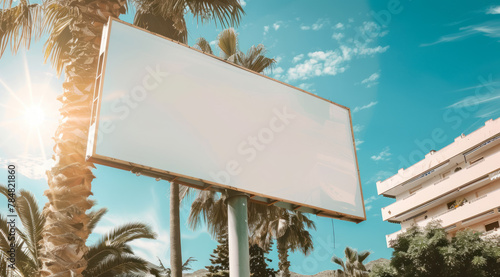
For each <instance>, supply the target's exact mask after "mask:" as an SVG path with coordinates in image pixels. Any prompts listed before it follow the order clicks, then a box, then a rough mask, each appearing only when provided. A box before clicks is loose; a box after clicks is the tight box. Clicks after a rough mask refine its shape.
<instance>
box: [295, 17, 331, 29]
mask: <svg viewBox="0 0 500 277" xmlns="http://www.w3.org/2000/svg"><path fill="white" fill-rule="evenodd" d="M329 24H330V21H329V20H328V19H323V18H320V19H318V20H317V21H316V22H315V23H314V24H312V25H311V26H307V25H302V26H300V29H301V30H313V31H319V30H321V29H322V28H323V27H324V26H326V25H329Z"/></svg>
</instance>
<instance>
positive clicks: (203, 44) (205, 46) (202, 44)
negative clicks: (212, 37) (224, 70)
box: [194, 38, 214, 55]
mask: <svg viewBox="0 0 500 277" xmlns="http://www.w3.org/2000/svg"><path fill="white" fill-rule="evenodd" d="M194 46H195V48H198V49H199V50H201V51H203V52H205V53H208V54H212V55H213V54H214V52H213V51H212V47H210V43H209V42H208V41H207V40H206V39H204V38H199V39H198V41H197V42H196V44H195V45H194Z"/></svg>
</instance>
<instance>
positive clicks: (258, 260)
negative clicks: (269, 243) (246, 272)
mask: <svg viewBox="0 0 500 277" xmlns="http://www.w3.org/2000/svg"><path fill="white" fill-rule="evenodd" d="M268 253H269V251H265V250H264V249H262V248H261V247H260V246H258V245H257V244H253V245H251V246H250V276H255V277H260V276H265V277H274V276H276V273H278V271H277V270H274V269H272V268H268V265H267V262H272V260H271V259H269V258H266V255H267V254H268Z"/></svg>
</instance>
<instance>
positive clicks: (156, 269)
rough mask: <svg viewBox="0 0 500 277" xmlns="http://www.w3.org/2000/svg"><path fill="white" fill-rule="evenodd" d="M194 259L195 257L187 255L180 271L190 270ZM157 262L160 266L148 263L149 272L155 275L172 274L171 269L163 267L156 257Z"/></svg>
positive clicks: (162, 276) (168, 275)
mask: <svg viewBox="0 0 500 277" xmlns="http://www.w3.org/2000/svg"><path fill="white" fill-rule="evenodd" d="M196 261H197V259H195V258H194V257H189V258H188V259H187V260H186V261H185V262H184V263H183V264H182V271H187V270H192V268H191V263H192V262H196ZM158 262H159V263H160V266H155V265H150V267H151V269H150V270H149V273H150V274H151V275H153V276H155V277H170V276H172V270H171V269H170V268H168V267H165V266H164V265H163V263H162V262H161V260H160V259H158Z"/></svg>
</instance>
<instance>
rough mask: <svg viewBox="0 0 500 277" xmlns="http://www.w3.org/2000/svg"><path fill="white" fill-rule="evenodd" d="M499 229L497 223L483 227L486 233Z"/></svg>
mask: <svg viewBox="0 0 500 277" xmlns="http://www.w3.org/2000/svg"><path fill="white" fill-rule="evenodd" d="M499 227H500V225H499V224H498V221H495V222H493V223H490V224H486V225H484V228H486V232H488V231H491V230H495V229H498V228H499Z"/></svg>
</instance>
